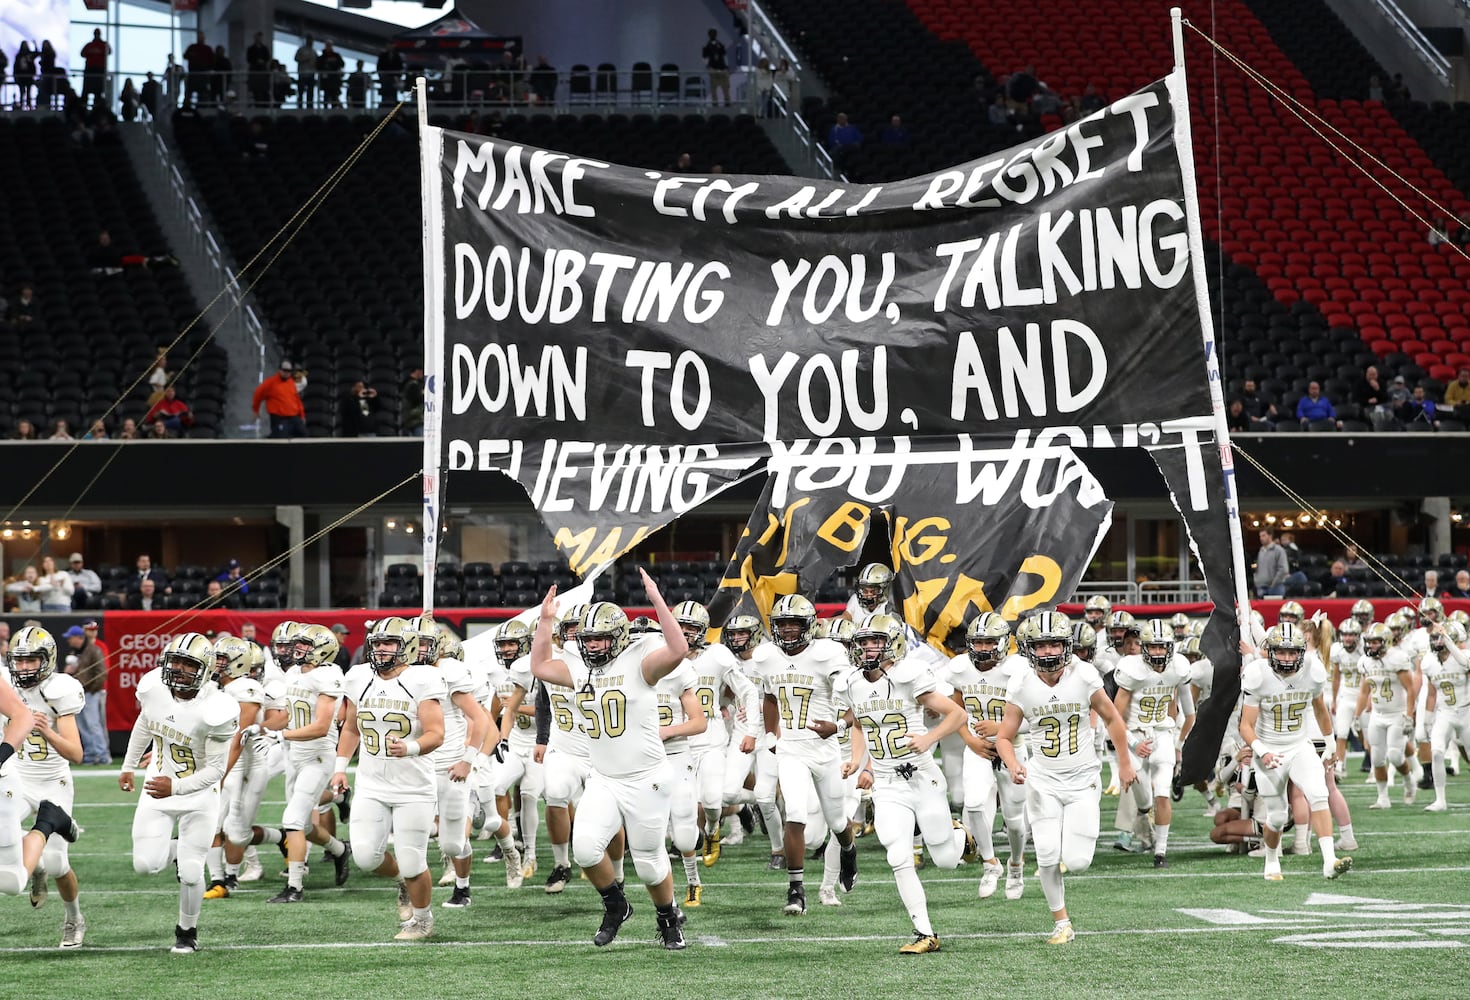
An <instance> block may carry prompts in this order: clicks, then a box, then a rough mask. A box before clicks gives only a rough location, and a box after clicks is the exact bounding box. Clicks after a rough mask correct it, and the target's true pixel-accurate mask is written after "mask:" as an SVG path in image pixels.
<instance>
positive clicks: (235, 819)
mask: <svg viewBox="0 0 1470 1000" xmlns="http://www.w3.org/2000/svg"><path fill="white" fill-rule="evenodd" d="M243 818H244V817H242V816H240V814H239V813H238V812H236V813H235V814H234V815H232V816H231V817H230V821H229V822H228V823H226V824H225V828H224V831H223V833H224V835H225V839H226V840H228V841H229V842H230V843H232V844H234V845H235V846H236V847H246V846H248V845H249V844H250V840H251V838H252V837H254V836H255V830H254V829H253V828H252V827H251V825H250V824H249V823H243V822H241V820H242V819H243Z"/></svg>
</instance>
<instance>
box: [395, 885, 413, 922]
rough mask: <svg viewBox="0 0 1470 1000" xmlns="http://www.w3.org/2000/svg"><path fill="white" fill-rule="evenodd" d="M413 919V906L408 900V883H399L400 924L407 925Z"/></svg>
mask: <svg viewBox="0 0 1470 1000" xmlns="http://www.w3.org/2000/svg"><path fill="white" fill-rule="evenodd" d="M412 919H413V904H412V903H411V902H409V900H408V883H407V882H404V881H402V880H400V881H399V883H398V922H399V923H400V924H406V923H408V922H409V921H410V920H412Z"/></svg>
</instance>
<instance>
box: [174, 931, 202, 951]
mask: <svg viewBox="0 0 1470 1000" xmlns="http://www.w3.org/2000/svg"><path fill="white" fill-rule="evenodd" d="M169 950H170V951H171V952H173V953H174V954H175V955H192V954H194V953H195V952H196V951H198V950H199V928H197V927H191V928H189V929H188V930H184V929H183V928H182V927H175V928H174V946H173V947H172V948H170V949H169Z"/></svg>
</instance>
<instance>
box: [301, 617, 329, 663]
mask: <svg viewBox="0 0 1470 1000" xmlns="http://www.w3.org/2000/svg"><path fill="white" fill-rule="evenodd" d="M338 648H340V647H339V643H338V642H337V633H335V632H333V631H332V630H331V629H329V628H327V627H326V626H325V625H302V626H301V627H300V628H298V629H297V630H296V662H297V664H298V665H300V666H301V667H302V668H307V667H324V666H327V665H329V664H333V663H336V662H337V650H338Z"/></svg>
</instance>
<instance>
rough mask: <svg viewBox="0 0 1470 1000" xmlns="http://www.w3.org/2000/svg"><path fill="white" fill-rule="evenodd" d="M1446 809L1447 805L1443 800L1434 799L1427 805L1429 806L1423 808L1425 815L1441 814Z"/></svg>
mask: <svg viewBox="0 0 1470 1000" xmlns="http://www.w3.org/2000/svg"><path fill="white" fill-rule="evenodd" d="M1448 808H1449V803H1447V802H1445V800H1444V799H1435V800H1434V801H1433V802H1431V803H1429V805H1427V806H1425V807H1424V811H1425V812H1427V813H1442V812H1444V811H1445V810H1446V809H1448Z"/></svg>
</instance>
